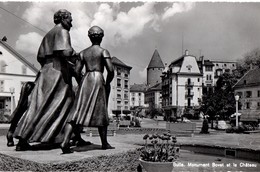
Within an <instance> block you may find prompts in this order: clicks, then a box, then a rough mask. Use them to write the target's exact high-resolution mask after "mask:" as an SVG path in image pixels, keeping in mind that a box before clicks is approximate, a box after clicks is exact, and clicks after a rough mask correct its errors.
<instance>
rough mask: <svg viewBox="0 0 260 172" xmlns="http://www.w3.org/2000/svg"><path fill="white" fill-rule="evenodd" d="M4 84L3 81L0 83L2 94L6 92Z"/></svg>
mask: <svg viewBox="0 0 260 172" xmlns="http://www.w3.org/2000/svg"><path fill="white" fill-rule="evenodd" d="M4 84H5V81H4V80H1V81H0V92H4V88H5V87H4Z"/></svg>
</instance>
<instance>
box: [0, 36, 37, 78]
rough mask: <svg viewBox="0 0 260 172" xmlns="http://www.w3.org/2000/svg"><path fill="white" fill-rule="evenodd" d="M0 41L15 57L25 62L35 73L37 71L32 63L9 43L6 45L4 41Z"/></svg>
mask: <svg viewBox="0 0 260 172" xmlns="http://www.w3.org/2000/svg"><path fill="white" fill-rule="evenodd" d="M0 43H1V44H2V45H3V46H4V47H5V48H6V49H8V50H9V51H11V52H12V53H13V54H14V55H15V56H16V57H17V58H19V59H20V60H21V61H22V62H23V63H25V64H26V65H27V66H28V67H29V68H30V69H31V70H33V71H34V72H35V73H37V72H38V71H39V69H37V68H36V67H35V66H34V65H33V64H32V63H30V62H29V61H28V60H26V58H24V57H23V56H22V55H20V54H19V53H18V52H17V51H16V50H14V49H13V48H12V47H11V46H10V45H8V44H7V43H6V42H4V41H1V40H0Z"/></svg>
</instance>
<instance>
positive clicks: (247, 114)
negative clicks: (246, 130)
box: [234, 68, 260, 122]
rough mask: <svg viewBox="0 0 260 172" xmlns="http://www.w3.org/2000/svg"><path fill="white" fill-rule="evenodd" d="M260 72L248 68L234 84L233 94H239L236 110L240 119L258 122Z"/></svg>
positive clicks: (259, 118) (259, 70) (259, 117)
mask: <svg viewBox="0 0 260 172" xmlns="http://www.w3.org/2000/svg"><path fill="white" fill-rule="evenodd" d="M259 72H260V69H259V68H255V69H250V70H249V71H248V72H247V73H246V74H245V75H244V76H243V77H242V78H241V79H240V80H239V81H238V82H237V83H236V84H235V85H234V90H235V95H239V101H238V103H239V106H238V112H239V113H241V117H240V120H241V121H256V122H260V77H259V76H258V75H259Z"/></svg>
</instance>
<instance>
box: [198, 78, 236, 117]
mask: <svg viewBox="0 0 260 172" xmlns="http://www.w3.org/2000/svg"><path fill="white" fill-rule="evenodd" d="M236 82H237V78H236V76H235V75H233V74H229V73H224V74H223V75H221V76H220V77H219V79H218V81H217V83H216V87H215V91H214V93H211V94H207V95H205V96H203V98H202V106H201V111H202V112H203V113H204V114H206V115H209V119H210V120H211V121H212V120H213V119H215V117H216V116H219V118H220V119H223V120H226V119H228V118H229V116H230V115H231V114H233V113H234V112H235V98H234V89H233V86H234V84H235V83H236Z"/></svg>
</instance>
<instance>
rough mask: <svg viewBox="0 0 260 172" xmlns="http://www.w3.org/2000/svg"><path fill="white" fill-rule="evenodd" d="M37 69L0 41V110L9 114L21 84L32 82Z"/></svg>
mask: <svg viewBox="0 0 260 172" xmlns="http://www.w3.org/2000/svg"><path fill="white" fill-rule="evenodd" d="M37 72H38V69H37V68H35V67H34V66H33V65H32V64H31V63H30V62H28V61H27V60H26V59H25V58H24V57H22V56H21V55H20V54H19V53H18V52H16V51H15V50H14V49H13V48H12V47H11V46H9V45H8V44H7V43H6V42H5V41H0V110H1V111H4V113H5V114H9V115H10V114H11V111H12V110H14V108H15V107H16V105H17V103H18V100H19V97H20V91H21V87H22V85H23V83H25V82H28V81H34V80H35V77H36V74H37Z"/></svg>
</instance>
